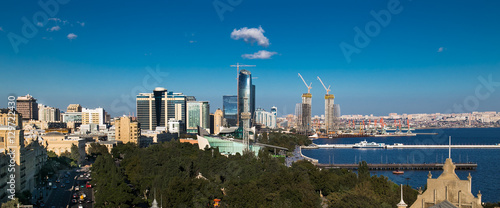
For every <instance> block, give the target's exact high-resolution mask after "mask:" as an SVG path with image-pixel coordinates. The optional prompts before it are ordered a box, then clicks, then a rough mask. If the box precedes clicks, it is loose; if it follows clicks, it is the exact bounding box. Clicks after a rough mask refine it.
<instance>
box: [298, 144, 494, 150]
mask: <svg viewBox="0 0 500 208" xmlns="http://www.w3.org/2000/svg"><path fill="white" fill-rule="evenodd" d="M450 147H451V148H452V149H500V145H451V146H450V145H407V144H400V145H384V146H381V147H379V149H383V148H386V149H448V148H450ZM301 148H302V149H331V148H354V144H312V145H310V146H302V147H301ZM359 149H364V148H359ZM370 149H374V148H370Z"/></svg>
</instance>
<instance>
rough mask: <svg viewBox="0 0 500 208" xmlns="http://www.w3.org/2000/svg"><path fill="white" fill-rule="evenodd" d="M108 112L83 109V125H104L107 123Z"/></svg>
mask: <svg viewBox="0 0 500 208" xmlns="http://www.w3.org/2000/svg"><path fill="white" fill-rule="evenodd" d="M105 116H106V112H105V111H104V109H103V108H95V109H89V108H83V110H82V124H83V125H86V124H96V125H103V124H104V123H105V119H106V118H105Z"/></svg>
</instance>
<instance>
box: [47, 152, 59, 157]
mask: <svg viewBox="0 0 500 208" xmlns="http://www.w3.org/2000/svg"><path fill="white" fill-rule="evenodd" d="M47 156H49V157H50V158H54V157H57V154H56V153H55V152H54V151H52V150H51V151H48V152H47Z"/></svg>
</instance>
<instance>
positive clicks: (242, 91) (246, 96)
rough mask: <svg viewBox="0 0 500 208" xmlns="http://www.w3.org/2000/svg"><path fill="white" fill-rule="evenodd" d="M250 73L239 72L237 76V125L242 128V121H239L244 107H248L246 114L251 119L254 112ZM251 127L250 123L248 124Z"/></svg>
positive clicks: (253, 95) (253, 94) (253, 93)
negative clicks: (247, 113) (249, 115)
mask: <svg viewBox="0 0 500 208" xmlns="http://www.w3.org/2000/svg"><path fill="white" fill-rule="evenodd" d="M252 89H255V86H253V87H252V73H250V71H248V70H245V69H243V70H241V71H240V73H239V74H238V117H237V118H238V121H237V123H238V125H239V126H243V120H242V119H241V114H242V113H243V112H244V108H245V105H248V112H249V113H250V114H251V117H253V113H254V112H253V111H255V106H254V104H255V92H254V91H253V90H252ZM252 110H253V111H252ZM249 125H250V126H252V122H251V121H250V123H249Z"/></svg>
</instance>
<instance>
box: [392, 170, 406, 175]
mask: <svg viewBox="0 0 500 208" xmlns="http://www.w3.org/2000/svg"><path fill="white" fill-rule="evenodd" d="M404 173H405V172H404V171H402V170H395V171H392V174H394V175H402V174H404Z"/></svg>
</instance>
